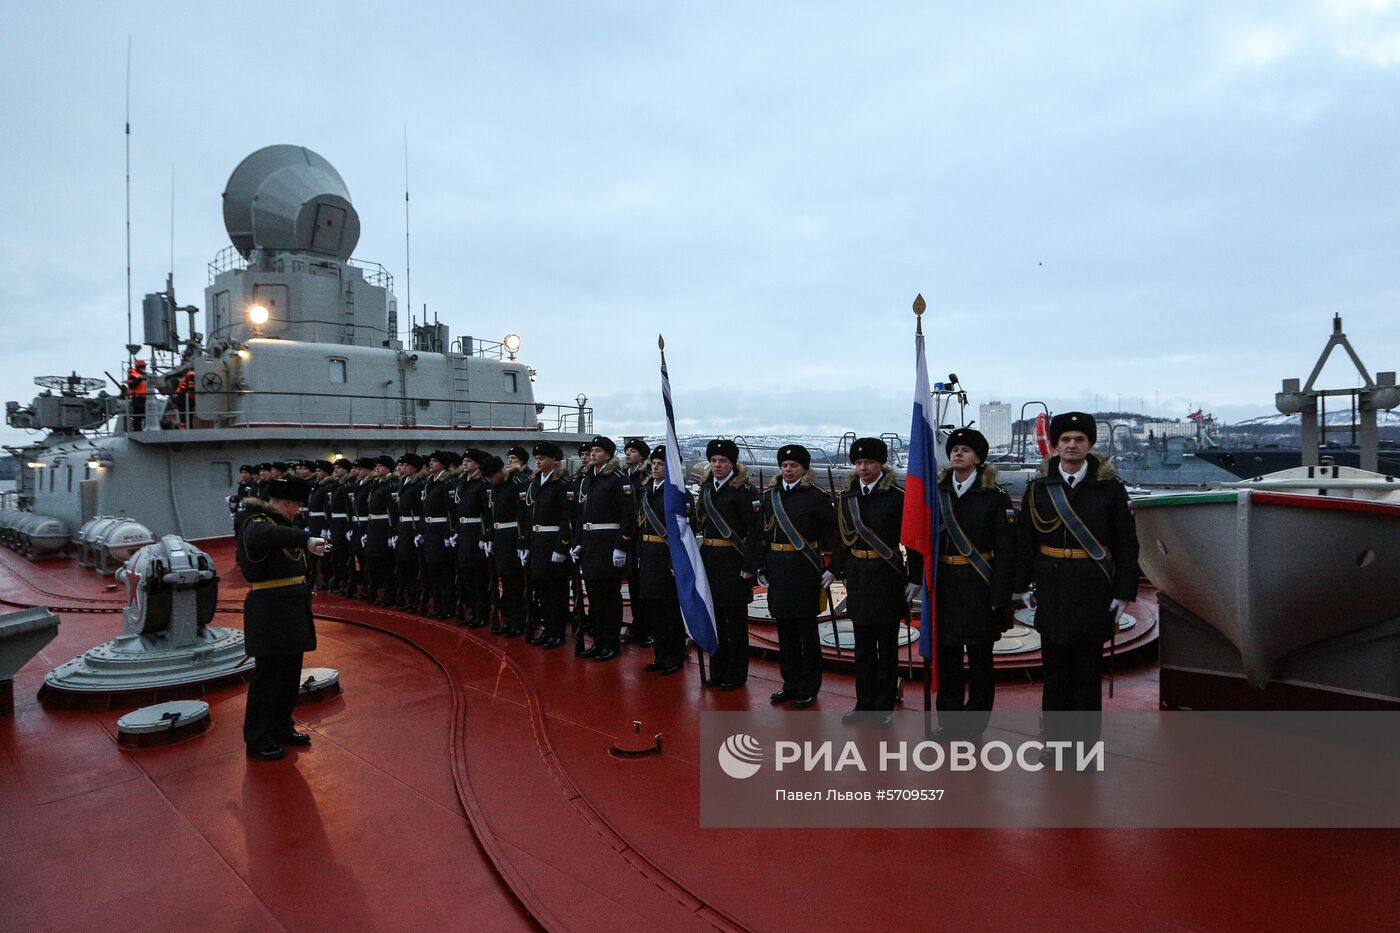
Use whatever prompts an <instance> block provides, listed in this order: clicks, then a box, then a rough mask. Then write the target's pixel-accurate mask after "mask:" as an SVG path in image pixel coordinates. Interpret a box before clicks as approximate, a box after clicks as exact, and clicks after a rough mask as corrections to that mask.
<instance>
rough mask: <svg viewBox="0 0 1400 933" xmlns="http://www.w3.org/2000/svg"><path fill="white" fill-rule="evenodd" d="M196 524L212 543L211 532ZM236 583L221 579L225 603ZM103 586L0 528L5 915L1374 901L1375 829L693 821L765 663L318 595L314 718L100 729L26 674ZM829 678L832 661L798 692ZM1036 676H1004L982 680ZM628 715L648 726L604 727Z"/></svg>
mask: <svg viewBox="0 0 1400 933" xmlns="http://www.w3.org/2000/svg"><path fill="white" fill-rule="evenodd" d="M201 547H204V548H205V549H206V550H208V551H209V553H210V554H211V555H212V556H213V557H214V559H215V560H216V562H217V563H218V564H219V565H220V566H223V567H229V566H232V559H231V558H232V554H231V551H232V546H231V542H230V541H228V540H227V539H225V540H220V541H213V542H201ZM243 592H244V589H243V586H242V584H241V581H240V580H238V579H237V575H236V574H230V575H229V577H226V578H225V579H224V581H223V586H222V591H221V598H220V601H219V609H220V612H221V615H220V618H219V624H224V625H227V624H233V625H237V624H238V623H239V621H241V620H240V616H239V612H240V610H241V605H242V597H243ZM119 602H120V600H119V598H118V596H117V595H116V594H115V593H112V592H109V591H107V590H106V589H105V583H104V579H103V578H100V577H98V576H96V575H95V574H94V573H93V572H92V571H90V570H86V569H83V568H80V567H78V566H77V565H76V564H75V563H74V562H71V561H46V562H41V563H37V564H34V563H29V562H28V561H25V560H24V559H23V558H21V557H19V556H18V555H15V554H13V553H10V552H8V551H3V550H0V603H3V606H4V607H5V608H19V607H28V606H33V605H46V606H50V607H51V608H53V610H54V611H55V612H57V613H58V614H59V616H60V617H61V619H62V625H61V627H60V630H59V635H58V638H57V639H56V640H55V641H53V642H52V643H50V644H49V645H48V646H47V647H46V648H45V649H44V650H43V652H41V654H40V655H38V656H37V657H35V658H34V659H33V660H32V661H31V662H30V663H29V664H28V665H26V666H25V667H24V668H23V669H22V670H21V671H20V673H19V674H18V676H17V677H16V678H15V715H14V716H13V717H0V825H3V826H4V827H5V829H6V832H5V834H4V837H5V845H4V846H3V847H0V929H5V930H91V929H118V930H152V931H154V930H189V929H201V930H210V931H218V930H274V931H275V930H308V931H310V930H315V931H323V930H366V929H381V930H382V929H434V930H472V931H482V930H527V929H533V928H545V929H552V930H619V929H626V930H637V931H640V930H699V931H705V930H716V929H718V930H774V931H786V930H825V929H842V928H847V929H851V928H858V929H890V928H906V927H907V928H913V929H948V928H959V929H973V930H977V929H1008V928H1017V927H1033V928H1035V929H1039V930H1076V931H1079V930H1087V929H1095V930H1135V931H1143V930H1238V929H1241V928H1257V929H1280V930H1283V929H1320V928H1348V929H1367V930H1369V929H1385V928H1393V927H1394V899H1393V895H1392V893H1391V889H1390V888H1389V886H1388V884H1387V883H1386V882H1385V881H1384V879H1386V878H1392V877H1394V876H1395V873H1396V871H1397V870H1398V869H1400V845H1397V844H1396V843H1397V841H1400V834H1397V833H1396V832H1394V831H1379V830H1374V831H1373V830H1367V831H1363V830H1345V831H1342V830H1220V829H1216V830H1049V829H1039V830H990V829H958V830H886V829H880V830H876V829H867V830H858V831H848V830H803V831H795V830H719V829H700V828H698V827H699V800H698V792H699V764H698V758H699V716H698V713H699V712H700V711H702V710H741V709H746V708H752V709H754V710H762V711H764V713H765V714H768V715H772V716H773V717H775V718H776V717H780V716H793V715H802V714H801V713H792V712H780V711H778V710H774V709H772V708H771V707H770V706H769V704H768V698H767V694H768V692H769V691H770V690H771V689H773V687H774V686H776V685H777V683H778V676H777V668H776V665H775V664H772V663H769V662H767V661H764V660H761V659H756V660H755V662H754V664H753V668H752V673H751V678H750V683H749V687H748V689H747V690H741V691H734V692H729V693H717V692H714V691H702V690H701V687H700V683H699V674H698V671H697V669H696V667H695V665H694V664H693V663H691V664H688V665H687V667H686V669H685V671H684V672H683V673H682V674H680V675H678V676H675V677H666V678H661V677H656V676H654V675H648V674H645V673H643V672H642V671H641V665H642V662H643V660H644V658H642V657H641V656H640V654H639V652H638V650H637V649H627V650H626V652H625V654H624V658H623V659H622V661H621V662H620V663H613V664H605V665H604V664H593V663H584V662H580V661H578V660H576V659H575V658H574V657H573V656H572V655H571V653H569V652H568V651H541V650H539V649H536V648H531V647H529V646H527V645H525V644H523V643H522V642H521V640H519V639H515V640H510V641H503V640H501V639H498V638H494V637H492V636H490V635H488V634H481V633H479V632H477V631H474V630H467V629H463V628H459V627H456V626H454V625H450V624H446V623H443V622H437V621H432V620H427V619H422V618H418V617H416V616H411V615H407V614H404V613H400V612H396V611H392V610H388V609H380V608H374V607H371V606H367V605H365V604H363V603H358V602H351V601H347V600H343V599H339V598H336V597H331V596H318V597H317V599H316V614H317V618H318V633H319V648H318V650H317V651H316V652H315V653H314V654H311V655H309V656H308V664H314V665H317V666H327V667H334V668H336V669H338V670H339V671H340V672H341V677H342V683H343V684H344V692H343V694H341V695H340V696H339V697H336V698H333V699H330V700H326V701H324V702H321V703H319V704H315V705H310V706H303V707H300V708H299V709H298V712H297V714H296V715H297V718H298V720H299V722H300V723H301V724H302V726H303V727H304V728H306V729H308V730H309V731H310V732H311V733H312V735H313V737H314V741H313V743H312V744H311V746H310V747H308V748H304V749H289V754H288V758H287V759H286V760H284V761H281V762H274V763H263V762H254V761H249V760H248V759H247V758H245V757H244V754H243V742H242V736H241V732H240V726H241V722H242V715H243V705H244V696H245V693H244V690H243V688H242V687H229V688H225V689H221V690H218V691H216V692H213V693H210V694H208V695H206V697H205V699H206V700H207V701H208V702H209V703H210V705H211V707H212V717H213V723H214V724H213V727H212V728H211V729H210V730H209V731H207V732H205V733H203V734H201V735H199V736H196V737H194V738H190V739H187V740H184V741H181V742H178V743H176V744H173V745H169V746H165V747H161V748H150V749H142V750H131V751H127V750H122V749H120V748H119V747H118V745H117V741H116V725H115V723H116V720H117V718H118V716H119V715H120V714H121V713H122V712H123V711H124V710H111V711H105V712H93V711H54V710H48V709H45V708H43V707H41V706H40V705H39V703H38V701H37V699H36V694H37V692H38V689H39V685H40V683H41V681H42V678H43V675H44V673H45V672H46V671H48V670H49V669H50V668H52V667H54V666H55V665H57V664H59V663H61V662H63V661H65V660H67V659H68V658H69V657H72V656H74V655H76V654H78V653H80V652H81V651H83V650H84V649H86V648H89V647H91V646H93V645H95V644H97V643H99V642H101V641H104V640H106V639H108V638H111V637H113V636H115V635H116V634H118V633H119V632H120V630H121V622H120V613H119V611H118V607H119ZM648 654H649V652H648ZM853 696H854V684H853V680H852V678H851V677H850V676H849V675H846V674H843V673H839V672H828V674H827V675H826V679H825V681H824V685H823V691H822V694H821V697H820V707H821V708H826V709H828V710H830V709H837V710H845V709H848V708H849V707H850V705H851V702H852V698H853ZM1039 699H1040V689H1039V685H1038V684H1036V683H1032V682H1028V681H1027V682H1022V683H1003V684H1001V685H1000V686H999V688H998V697H997V704H998V707H999V708H1007V709H1035V708H1037V707H1038V705H1039ZM1157 702H1158V684H1157V668H1156V666H1155V664H1153V663H1152V662H1151V661H1143V660H1141V659H1138V660H1135V661H1134V662H1132V665H1131V666H1130V667H1128V668H1127V669H1123V668H1121V667H1120V670H1119V678H1118V684H1117V690H1116V691H1115V698H1114V699H1113V700H1112V701H1109V706H1110V708H1118V709H1142V710H1146V709H1155V708H1156V706H1157ZM633 720H640V721H641V723H642V731H643V733H644V734H651V733H654V732H662V733H664V736H665V747H664V751H663V752H662V753H661V754H659V755H654V756H649V757H645V758H636V759H619V758H616V757H614V756H612V755H610V754H609V752H608V749H609V747H610V746H611V745H612V744H613V743H614V742H615V741H617V740H618V739H619V738H620V737H623V736H625V735H627V734H629V733H631V731H632V728H631V723H632V721H633ZM1152 792H1153V788H1151V787H1150V786H1145V787H1143V788H1142V793H1144V794H1151V793H1152Z"/></svg>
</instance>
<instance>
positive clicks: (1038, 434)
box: [1035, 412, 1051, 457]
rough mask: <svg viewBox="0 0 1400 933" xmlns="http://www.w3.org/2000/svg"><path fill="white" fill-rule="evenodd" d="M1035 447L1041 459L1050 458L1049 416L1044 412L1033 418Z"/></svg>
mask: <svg viewBox="0 0 1400 933" xmlns="http://www.w3.org/2000/svg"><path fill="white" fill-rule="evenodd" d="M1035 446H1036V449H1037V450H1039V451H1040V455H1041V456H1042V457H1048V456H1050V450H1051V447H1050V416H1049V415H1047V414H1046V413H1045V412H1041V413H1040V414H1038V415H1036V416H1035Z"/></svg>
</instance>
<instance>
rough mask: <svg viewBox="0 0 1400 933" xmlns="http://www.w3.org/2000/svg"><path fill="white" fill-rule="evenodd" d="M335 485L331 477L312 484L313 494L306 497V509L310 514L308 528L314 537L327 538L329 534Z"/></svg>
mask: <svg viewBox="0 0 1400 933" xmlns="http://www.w3.org/2000/svg"><path fill="white" fill-rule="evenodd" d="M333 485H334V484H333V483H332V482H331V480H330V478H329V477H327V478H326V479H323V480H321V481H320V482H319V483H312V484H311V494H310V495H309V496H307V499H306V509H307V513H308V516H309V520H308V522H307V525H306V530H307V531H309V532H311V536H312V537H313V538H325V537H327V536H328V535H329V529H330V526H331V525H330V521H331V517H330V510H331V492H332V487H333Z"/></svg>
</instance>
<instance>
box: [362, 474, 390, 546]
mask: <svg viewBox="0 0 1400 933" xmlns="http://www.w3.org/2000/svg"><path fill="white" fill-rule="evenodd" d="M365 485H366V486H368V487H369V489H368V491H367V492H366V494H365V508H366V512H365V515H366V517H367V518H368V517H369V516H372V515H383V516H384V518H369V520H368V521H367V522H366V523H365V524H364V525H362V526H360V527H361V528H362V529H363V533H364V535H365V555H366V556H367V557H374V558H387V557H389V556H390V550H389V539H390V538H391V537H393V535H394V516H393V499H394V482H393V480H391V479H389V478H388V477H387V476H386V477H385V478H383V479H368V480H365Z"/></svg>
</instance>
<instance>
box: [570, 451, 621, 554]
mask: <svg viewBox="0 0 1400 933" xmlns="http://www.w3.org/2000/svg"><path fill="white" fill-rule="evenodd" d="M594 523H602V524H612V525H620V526H622V527H621V528H605V529H591V530H590V529H589V528H587V527H586V526H587V525H589V524H594ZM636 526H637V502H636V497H635V495H633V492H632V481H631V478H630V477H629V476H628V475H627V474H626V473H625V472H623V470H622V469H621V467H620V465H619V464H618V461H617V458H616V457H614V458H613V459H611V460H609V461H608V462H607V463H605V464H603V465H602V466H600V467H599V466H595V467H589V469H588V472H587V473H585V474H583V475H582V476H580V477H579V481H578V491H577V502H576V503H575V507H574V539H573V540H574V543H575V544H581V545H583V552H582V553H581V554H580V555H579V562H578V565H579V569H580V570H581V571H583V577H584V579H585V580H606V579H611V578H616V579H621V578H622V577H624V576H626V575H627V568H626V566H625V565H624V566H622V567H614V566H613V551H614V550H618V551H622V552H624V553H625V552H626V551H627V550H628V549H629V548H631V546H632V533H633V531H634V529H635V528H636Z"/></svg>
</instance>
